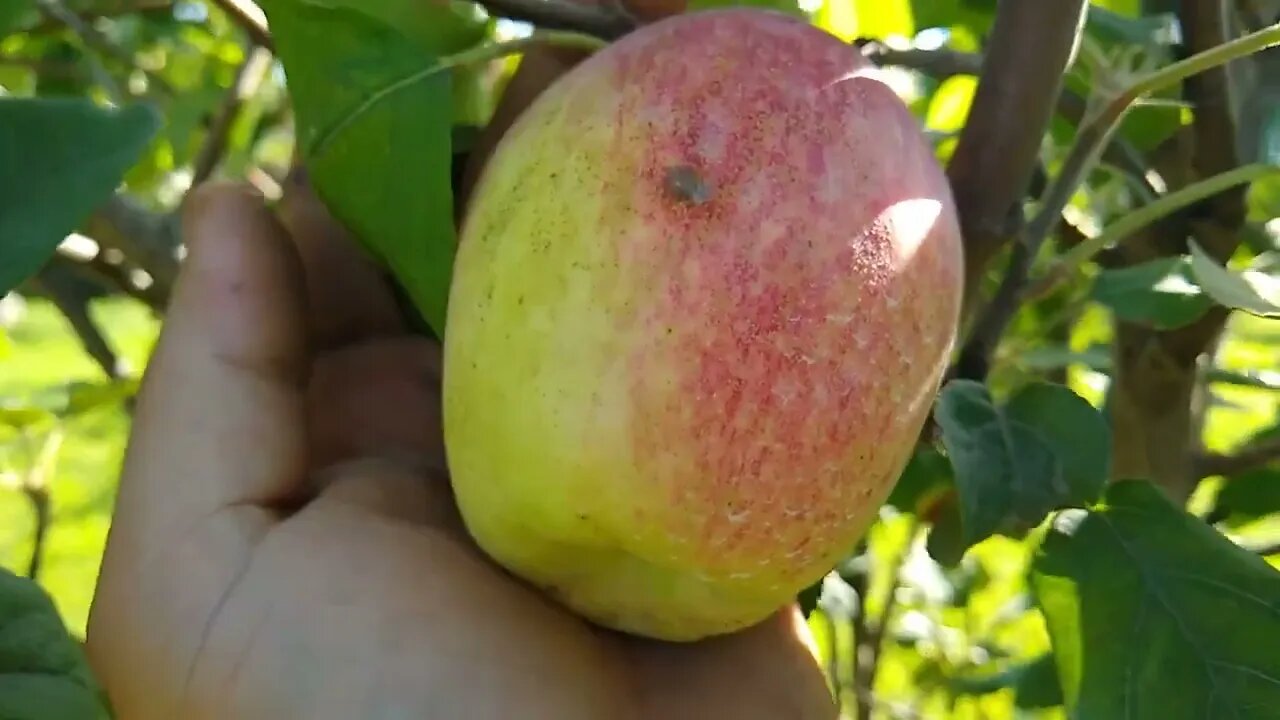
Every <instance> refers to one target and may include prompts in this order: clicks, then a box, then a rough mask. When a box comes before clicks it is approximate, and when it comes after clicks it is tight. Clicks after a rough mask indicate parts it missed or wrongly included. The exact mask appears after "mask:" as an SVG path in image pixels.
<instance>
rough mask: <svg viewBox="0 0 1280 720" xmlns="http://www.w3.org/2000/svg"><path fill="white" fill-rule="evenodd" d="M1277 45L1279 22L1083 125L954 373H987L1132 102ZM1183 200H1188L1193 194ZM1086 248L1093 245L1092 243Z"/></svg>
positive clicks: (1173, 72)
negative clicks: (1050, 245) (1043, 256)
mask: <svg viewBox="0 0 1280 720" xmlns="http://www.w3.org/2000/svg"><path fill="white" fill-rule="evenodd" d="M1276 43H1280V24H1277V25H1276V26H1274V27H1271V28H1268V29H1266V30H1263V31H1259V32H1256V33H1252V34H1250V35H1247V36H1245V37H1243V38H1239V39H1236V40H1233V41H1230V42H1225V43H1222V44H1220V45H1217V46H1214V47H1212V48H1209V49H1207V50H1205V51H1203V52H1200V53H1197V54H1195V55H1192V56H1191V57H1189V58H1186V59H1185V60H1182V61H1179V62H1177V63H1173V64H1172V65H1168V66H1166V67H1163V68H1161V69H1159V70H1156V71H1155V72H1152V73H1150V74H1148V75H1145V76H1143V77H1141V78H1139V79H1138V80H1137V81H1135V82H1134V83H1132V84H1131V85H1130V86H1129V87H1128V88H1126V89H1124V90H1123V91H1121V92H1119V93H1117V94H1116V96H1115V97H1114V98H1112V99H1111V100H1110V101H1109V102H1107V103H1106V104H1105V105H1104V106H1103V108H1102V110H1101V111H1100V112H1099V113H1098V114H1097V115H1095V116H1093V117H1090V118H1088V119H1086V121H1085V122H1084V123H1083V124H1081V126H1080V130H1079V132H1078V133H1077V134H1076V139H1075V141H1074V142H1073V144H1072V146H1071V149H1070V150H1069V151H1068V153H1067V158H1066V160H1064V161H1063V165H1062V169H1061V170H1060V171H1059V173H1058V175H1057V176H1056V177H1055V178H1054V180H1053V182H1052V183H1050V185H1049V188H1048V190H1046V192H1045V197H1044V200H1043V202H1042V203H1041V206H1040V210H1039V212H1037V213H1036V216H1035V218H1034V219H1032V221H1031V223H1030V224H1029V225H1028V226H1027V227H1026V228H1025V230H1024V232H1023V233H1022V234H1021V236H1020V237H1019V239H1018V244H1017V245H1016V246H1015V247H1014V249H1013V253H1012V257H1011V258H1010V263H1009V267H1008V269H1007V270H1006V272H1005V275H1004V277H1003V279H1002V280H1001V283H1000V288H999V289H998V290H997V292H996V295H995V297H994V298H992V300H991V302H990V303H988V304H987V306H986V308H985V309H984V310H983V311H982V313H981V314H980V315H979V318H978V321H977V323H976V324H975V325H974V329H973V331H972V333H971V335H970V338H969V340H968V341H967V342H966V344H965V347H964V348H963V349H962V351H961V354H960V360H959V361H958V362H957V366H956V374H957V375H959V376H960V377H969V378H976V377H979V375H975V374H974V373H981V372H984V371H985V368H986V367H987V365H988V358H990V356H991V352H992V351H993V350H994V348H995V345H996V344H997V343H998V342H999V338H1000V337H1001V336H1002V335H1003V334H1004V330H1005V328H1006V327H1007V326H1008V323H1009V321H1010V320H1011V319H1012V318H1013V316H1014V314H1015V313H1016V312H1017V309H1018V306H1019V305H1020V304H1021V302H1022V300H1023V299H1024V298H1025V297H1026V294H1025V293H1024V292H1023V290H1024V288H1025V286H1026V284H1027V280H1028V277H1029V274H1030V269H1031V264H1032V262H1034V260H1035V258H1036V255H1037V254H1038V253H1039V251H1040V248H1041V246H1042V245H1043V244H1044V241H1045V239H1046V238H1048V236H1049V233H1050V231H1051V230H1052V229H1053V228H1054V227H1056V226H1057V225H1058V224H1059V223H1061V222H1062V211H1063V209H1064V208H1065V207H1066V206H1067V203H1068V202H1069V201H1070V199H1071V196H1072V195H1073V194H1075V191H1076V189H1077V188H1078V187H1079V185H1080V183H1081V182H1083V180H1084V178H1085V176H1086V175H1087V174H1088V172H1089V170H1090V169H1091V168H1092V167H1093V166H1094V165H1095V163H1096V161H1097V160H1098V158H1099V156H1100V155H1101V153H1102V149H1103V148H1104V147H1106V146H1107V144H1108V142H1109V141H1110V139H1111V137H1112V135H1113V134H1114V132H1115V129H1116V128H1117V127H1118V126H1119V124H1120V121H1121V120H1123V119H1124V117H1125V115H1126V114H1127V113H1128V112H1129V110H1130V109H1131V108H1132V107H1133V105H1134V103H1136V102H1137V101H1138V100H1140V99H1142V98H1144V97H1146V96H1147V95H1150V94H1151V93H1153V92H1156V91H1158V90H1160V89H1162V88H1164V87H1167V86H1168V85H1171V84H1174V83H1177V82H1180V81H1182V80H1185V79H1187V78H1191V77H1194V76H1196V75H1197V74H1199V73H1203V72H1206V71H1209V70H1211V69H1213V68H1216V67H1218V66H1219V65H1221V64H1223V63H1225V62H1228V61H1230V60H1232V59H1235V58H1238V57H1242V56H1244V55H1248V54H1249V53H1252V52H1255V51H1257V50H1259V49H1262V48H1265V47H1269V46H1271V45H1274V44H1276ZM1235 172H1237V173H1240V172H1246V171H1235ZM1252 172H1256V169H1253V170H1249V171H1247V172H1246V174H1247V173H1252ZM1236 180H1237V178H1236V177H1235V176H1233V175H1228V176H1227V178H1226V182H1228V185H1229V186H1236V185H1238V184H1239V183H1238V182H1236ZM1211 189H1213V188H1212V187H1211ZM1186 197H1191V194H1188V195H1187V196H1186ZM1182 201H1185V197H1182V196H1176V195H1170V196H1165V197H1163V198H1161V199H1159V200H1157V201H1156V202H1154V203H1151V205H1149V206H1147V207H1148V208H1155V209H1157V210H1160V209H1163V208H1165V207H1166V206H1170V205H1174V204H1176V203H1178V202H1182ZM1184 204H1185V202H1184ZM1148 212H1149V211H1148ZM1138 217H1139V218H1141V219H1143V220H1144V224H1145V222H1146V220H1145V217H1146V212H1142V211H1140V214H1139V215H1138ZM1088 245H1090V246H1091V245H1092V243H1090V244H1088ZM1088 250H1089V248H1087V247H1085V246H1081V247H1077V248H1075V249H1073V250H1072V251H1071V255H1072V257H1073V258H1076V257H1078V256H1082V255H1084V254H1085V253H1086V252H1087V251H1088ZM1090 254H1091V253H1090ZM1044 290H1045V288H1043V287H1037V288H1036V292H1035V294H1040V293H1042V292H1043V291H1044Z"/></svg>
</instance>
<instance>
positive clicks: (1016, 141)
mask: <svg viewBox="0 0 1280 720" xmlns="http://www.w3.org/2000/svg"><path fill="white" fill-rule="evenodd" d="M1085 9H1086V3H1085V2H1084V0H1052V1H1051V2H1035V3H1029V2H1016V1H1015V0H1004V1H1003V2H1001V3H1000V5H999V9H998V11H997V12H996V19H995V24H994V26H993V27H992V30H991V41H990V43H989V50H988V51H987V53H986V57H985V58H984V60H983V64H982V74H981V77H980V79H979V82H978V89H977V92H976V94H975V95H974V98H973V104H972V106H971V107H970V110H969V116H968V118H967V120H966V122H965V126H964V129H963V130H961V132H960V138H959V141H958V143H957V145H956V149H955V153H954V154H953V155H952V157H951V162H950V164H949V166H948V169H947V174H948V177H949V178H950V180H951V188H952V192H953V193H954V194H955V198H956V206H957V209H958V211H959V215H960V226H961V231H962V233H963V235H964V242H965V280H966V282H965V303H964V304H965V317H966V318H967V317H968V316H969V315H970V314H971V313H972V306H973V300H974V299H975V297H976V292H977V290H978V285H979V280H980V279H981V278H982V275H983V272H984V270H985V269H986V265H987V263H988V262H989V261H990V260H991V259H992V258H993V257H995V255H996V253H997V252H999V250H1000V248H1001V247H1003V246H1004V245H1005V243H1006V242H1007V241H1008V240H1009V239H1010V238H1011V237H1012V235H1013V234H1014V231H1015V227H1016V224H1014V223H1011V222H1010V218H1011V217H1013V218H1018V221H1017V222H1020V216H1021V213H1020V202H1021V199H1022V197H1023V195H1024V194H1025V193H1026V189H1027V185H1028V182H1029V181H1030V179H1031V173H1032V169H1033V168H1034V167H1035V164H1036V161H1037V159H1038V155H1039V150H1040V142H1041V139H1042V138H1043V137H1044V133H1045V131H1046V129H1047V128H1048V126H1049V119H1050V117H1051V115H1052V113H1053V109H1054V107H1055V104H1056V103H1057V99H1058V96H1059V95H1060V93H1061V88H1062V84H1063V80H1062V78H1063V75H1064V74H1065V72H1066V69H1067V67H1068V66H1069V64H1070V61H1071V56H1072V51H1073V49H1074V47H1075V43H1076V38H1077V36H1078V35H1079V32H1080V29H1081V27H1082V26H1083V24H1084V20H1085ZM1011 118H1016V120H1017V121H1016V122H1014V123H1010V119H1011Z"/></svg>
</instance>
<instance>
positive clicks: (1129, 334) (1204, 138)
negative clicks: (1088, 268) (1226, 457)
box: [1112, 0, 1246, 502]
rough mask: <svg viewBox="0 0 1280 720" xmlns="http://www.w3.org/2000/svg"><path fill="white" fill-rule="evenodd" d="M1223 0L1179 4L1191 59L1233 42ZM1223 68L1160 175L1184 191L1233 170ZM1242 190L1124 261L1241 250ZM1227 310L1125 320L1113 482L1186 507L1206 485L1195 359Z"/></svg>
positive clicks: (1151, 238)
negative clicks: (1185, 320)
mask: <svg viewBox="0 0 1280 720" xmlns="http://www.w3.org/2000/svg"><path fill="white" fill-rule="evenodd" d="M1219 11H1220V2H1219V0H1183V1H1182V2H1181V4H1180V7H1179V19H1180V20H1181V24H1182V28H1183V32H1184V33H1185V36H1186V46H1187V47H1186V50H1187V52H1188V54H1195V53H1200V52H1204V51H1206V50H1209V49H1211V48H1214V47H1217V46H1219V45H1221V44H1223V43H1224V42H1226V41H1227V40H1229V39H1230V35H1229V33H1228V30H1227V28H1226V27H1225V25H1224V18H1223V17H1222V16H1221V14H1220V12H1219ZM1225 77H1226V74H1225V70H1224V69H1222V68H1216V69H1210V70H1207V71H1204V72H1201V73H1199V74H1197V75H1193V76H1191V77H1189V78H1187V80H1186V81H1185V85H1184V90H1185V96H1186V98H1187V100H1189V101H1190V102H1191V104H1192V106H1193V107H1194V108H1195V121H1194V124H1193V125H1192V126H1191V127H1190V128H1189V129H1188V132H1187V133H1185V134H1184V135H1183V136H1182V137H1181V138H1180V139H1181V140H1182V141H1183V142H1184V143H1185V144H1184V145H1182V146H1177V145H1171V146H1170V149H1171V150H1177V151H1180V152H1176V153H1174V160H1173V162H1174V163H1175V164H1176V166H1177V167H1174V168H1173V169H1172V171H1170V172H1163V171H1162V172H1161V174H1162V175H1164V176H1165V177H1168V178H1177V179H1179V180H1180V182H1179V183H1178V184H1179V185H1181V186H1185V185H1188V184H1190V183H1192V182H1195V181H1196V180H1199V179H1203V178H1207V177H1210V176H1213V175H1217V174H1220V173H1222V172H1225V171H1228V170H1231V169H1233V168H1235V167H1236V166H1237V165H1238V164H1239V162H1238V159H1237V154H1236V127H1235V120H1234V118H1233V117H1232V114H1231V106H1230V104H1229V102H1228V100H1229V97H1228V92H1229V90H1228V87H1229V86H1228V84H1227V82H1226V80H1225ZM1245 190H1246V188H1245V187H1243V186H1240V187H1235V188H1232V189H1231V190H1228V191H1226V192H1224V193H1220V194H1218V195H1216V196H1213V197H1211V198H1209V199H1207V200H1205V201H1202V203H1200V204H1198V206H1197V208H1196V209H1197V210H1198V213H1197V214H1196V216H1190V217H1189V216H1188V215H1187V214H1183V215H1180V216H1179V217H1173V218H1166V220H1165V221H1163V222H1161V223H1158V224H1156V225H1154V226H1152V227H1151V228H1150V229H1149V231H1148V232H1145V233H1144V234H1143V235H1142V237H1140V238H1137V239H1135V240H1134V241H1132V242H1129V243H1126V244H1125V245H1124V246H1122V247H1121V248H1119V251H1120V254H1122V256H1123V257H1124V258H1125V260H1126V262H1130V263H1133V262H1142V261H1143V260H1148V259H1151V258H1152V257H1161V256H1168V255H1176V254H1179V253H1183V252H1186V242H1185V240H1186V238H1187V236H1188V234H1190V235H1194V237H1195V238H1196V240H1197V242H1198V243H1199V244H1200V246H1201V247H1203V248H1205V250H1206V251H1207V252H1209V253H1210V254H1212V255H1213V256H1214V257H1215V258H1217V259H1219V260H1222V259H1224V258H1226V257H1227V256H1229V255H1230V254H1231V253H1232V251H1233V250H1234V249H1235V247H1236V246H1237V245H1238V244H1239V242H1240V238H1241V232H1240V230H1241V227H1242V225H1243V221H1244V192H1245ZM1228 315H1229V312H1228V311H1227V310H1226V309H1224V308H1217V307H1215V308H1212V309H1211V310H1210V311H1209V312H1208V313H1206V314H1205V315H1204V316H1202V317H1201V318H1199V319H1198V320H1196V321H1195V322H1193V323H1190V324H1188V325H1186V326H1183V327H1180V328H1177V329H1174V330H1169V331H1163V332H1162V331H1156V330H1153V329H1151V328H1147V327H1142V326H1138V325H1132V324H1129V323H1119V324H1118V333H1117V338H1116V344H1115V353H1116V362H1115V365H1116V373H1115V376H1114V385H1113V402H1112V417H1113V422H1112V428H1113V446H1114V447H1116V449H1117V452H1116V456H1115V462H1114V463H1113V473H1114V475H1115V476H1116V477H1145V478H1149V479H1150V480H1151V481H1153V482H1155V483H1157V484H1158V485H1159V486H1160V487H1161V488H1162V489H1164V490H1165V492H1166V493H1168V494H1169V496H1170V497H1171V498H1172V499H1174V500H1175V501H1176V502H1182V501H1184V500H1185V499H1186V498H1187V497H1188V496H1189V495H1190V494H1191V492H1192V490H1194V489H1195V486H1196V483H1197V482H1198V481H1199V479H1200V473H1199V471H1198V469H1197V463H1196V454H1195V448H1196V446H1197V444H1198V443H1197V437H1198V433H1199V427H1198V423H1197V421H1196V416H1195V415H1194V414H1193V413H1192V406H1193V400H1194V396H1195V392H1196V388H1197V378H1198V377H1199V372H1200V368H1199V365H1198V359H1199V358H1200V357H1201V356H1202V355H1203V354H1204V353H1205V352H1206V351H1207V350H1208V349H1209V348H1211V347H1212V346H1213V345H1214V344H1215V343H1216V342H1217V341H1218V339H1219V338H1220V336H1221V334H1222V330H1223V328H1224V326H1225V324H1226V320H1227V317H1228Z"/></svg>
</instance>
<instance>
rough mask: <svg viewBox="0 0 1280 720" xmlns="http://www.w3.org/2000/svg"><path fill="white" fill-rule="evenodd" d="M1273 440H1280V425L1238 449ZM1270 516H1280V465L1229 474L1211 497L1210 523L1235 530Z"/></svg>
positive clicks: (1261, 433) (1249, 440) (1258, 435)
mask: <svg viewBox="0 0 1280 720" xmlns="http://www.w3.org/2000/svg"><path fill="white" fill-rule="evenodd" d="M1275 438H1280V424H1278V425H1273V426H1271V427H1269V428H1266V429H1264V430H1261V431H1259V432H1257V433H1254V434H1253V436H1252V437H1250V438H1249V439H1248V440H1246V441H1244V442H1243V443H1241V444H1240V446H1239V447H1241V448H1245V447H1250V446H1253V445H1254V444H1256V443H1267V442H1270V441H1272V440H1274V439H1275ZM1273 513H1280V463H1271V464H1269V465H1263V466H1261V467H1256V468H1253V469H1250V470H1246V471H1244V472H1240V473H1236V474H1233V475H1228V476H1227V477H1226V478H1225V482H1224V483H1223V484H1222V486H1221V488H1219V490H1218V494H1217V497H1215V498H1214V506H1213V511H1212V513H1211V516H1212V517H1211V519H1210V522H1219V521H1223V522H1225V523H1226V524H1227V526H1228V527H1233V528H1236V527H1240V526H1242V525H1245V524H1247V523H1250V522H1253V521H1254V520H1257V519H1258V518H1262V517H1266V516H1267V515H1271V514H1273Z"/></svg>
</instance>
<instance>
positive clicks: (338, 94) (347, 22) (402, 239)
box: [265, 0, 456, 335]
mask: <svg viewBox="0 0 1280 720" xmlns="http://www.w3.org/2000/svg"><path fill="white" fill-rule="evenodd" d="M265 10H266V12H267V15H268V18H269V19H270V21H271V27H272V31H273V33H274V36H275V39H276V48H277V52H278V53H279V55H280V57H281V58H282V59H283V64H284V70H285V74H286V77H287V79H288V83H289V91H290V94H291V97H292V100H293V104H294V107H295V108H296V110H297V114H298V143H299V146H300V147H301V149H302V154H303V157H304V158H305V160H306V163H307V167H308V170H309V172H310V175H311V179H312V181H313V183H314V185H315V187H316V190H317V192H318V194H319V195H320V196H321V197H322V198H323V199H324V201H325V203H326V204H327V205H328V206H329V208H330V210H331V211H332V212H333V214H334V216H335V217H337V218H338V219H339V220H340V221H342V222H343V223H344V224H345V225H346V226H347V227H348V228H350V229H351V231H352V232H353V234H354V235H355V236H356V237H357V238H358V239H359V240H360V241H361V242H362V243H363V244H364V245H365V247H367V248H368V249H369V250H370V251H371V252H372V253H373V254H374V255H375V256H376V257H377V258H378V259H379V260H380V261H382V262H383V263H385V264H386V265H387V266H389V268H390V269H391V271H392V272H393V273H394V274H395V275H396V277H397V278H398V279H399V281H400V283H401V284H402V285H403V286H404V288H405V290H406V291H407V293H408V294H409V296H410V298H411V299H412V300H413V302H414V305H415V306H416V307H417V309H418V311H419V312H420V313H421V314H422V316H423V318H424V319H425V320H426V321H427V323H428V324H429V325H430V326H431V328H432V329H433V330H435V332H436V333H437V334H438V335H443V332H444V319H445V307H446V305H447V301H448V295H449V280H450V276H451V272H452V266H453V253H454V249H455V242H456V238H455V233H454V225H453V191H452V187H451V184H450V181H451V161H452V155H451V152H450V133H451V131H450V128H451V122H452V108H451V106H450V99H451V92H452V91H451V87H450V80H451V78H450V75H449V73H448V71H447V70H445V69H443V68H441V67H440V66H439V62H438V58H436V57H433V56H432V55H430V54H428V53H427V52H426V51H425V50H424V49H423V48H422V47H421V46H420V45H418V44H416V43H414V42H412V41H410V40H408V39H407V38H406V37H405V36H404V35H402V34H400V33H398V32H396V31H395V30H393V29H392V28H390V27H388V26H386V25H383V24H380V23H379V22H377V21H375V20H373V19H371V18H370V17H369V16H367V15H365V14H363V13H360V12H356V11H354V10H350V9H346V8H324V7H318V6H315V5H312V4H310V3H303V2H299V1H298V0H272V1H271V2H270V3H267V4H265Z"/></svg>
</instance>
